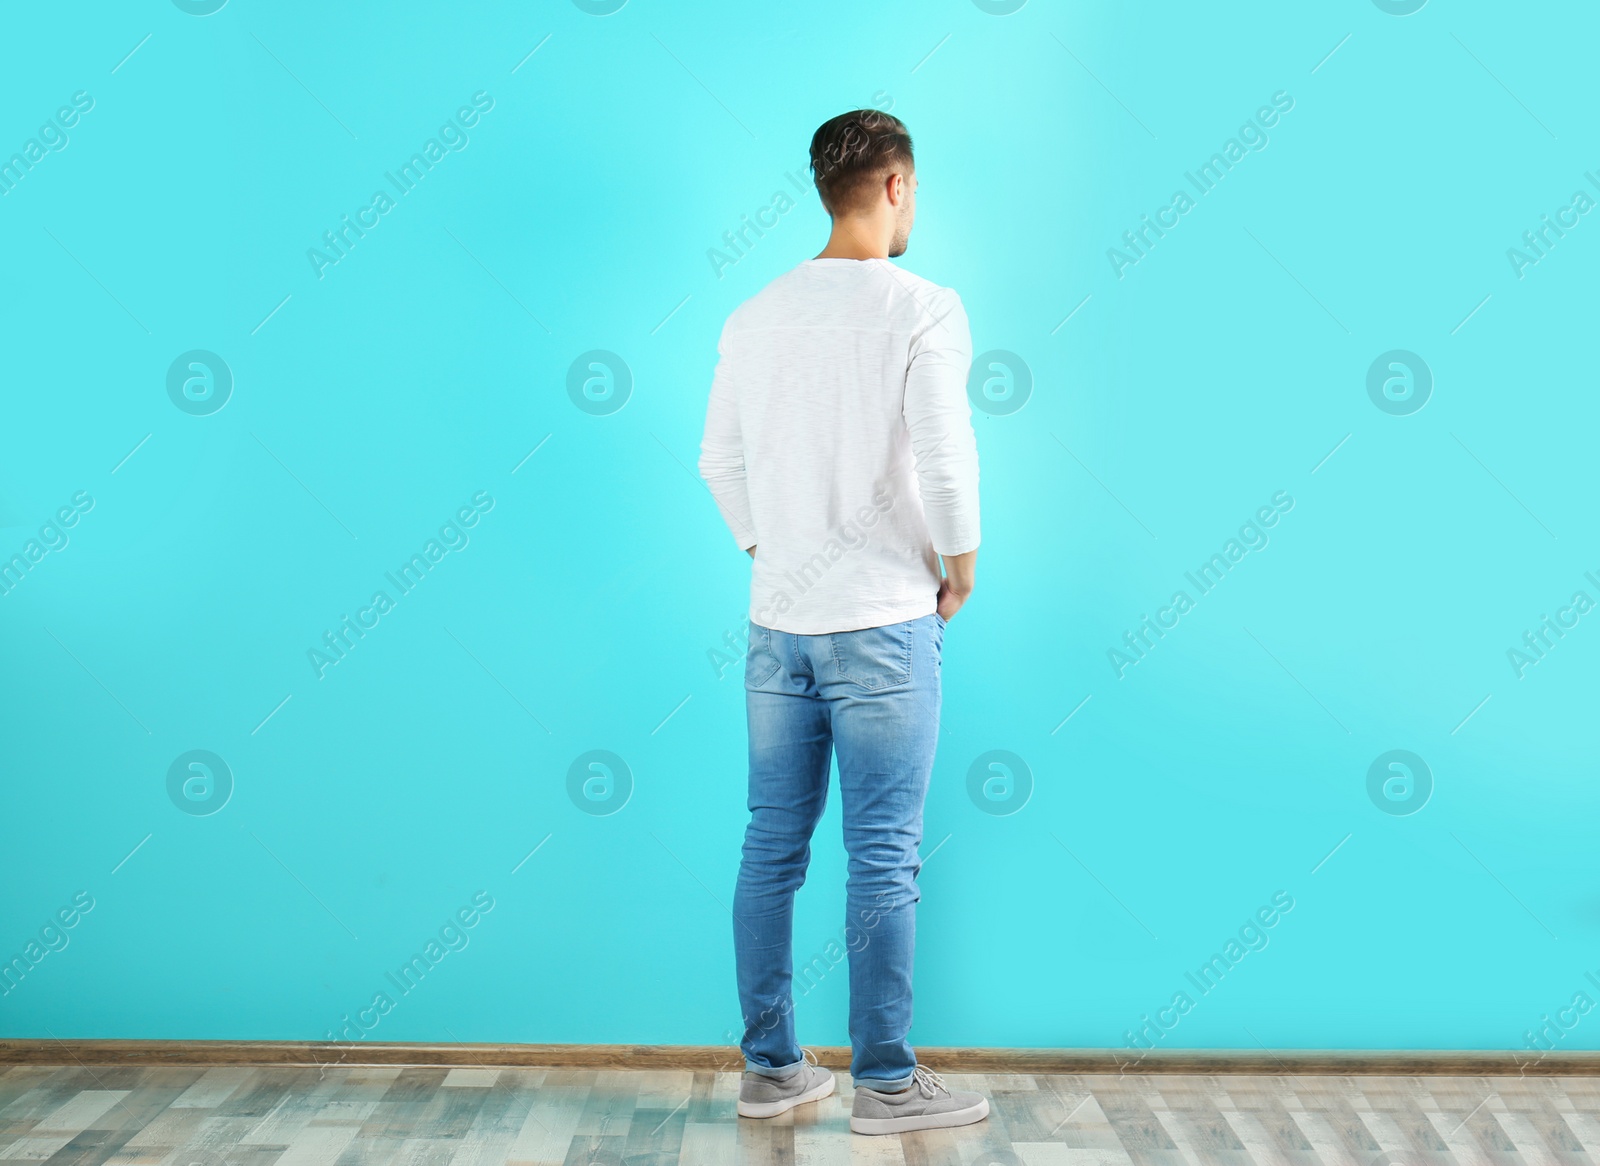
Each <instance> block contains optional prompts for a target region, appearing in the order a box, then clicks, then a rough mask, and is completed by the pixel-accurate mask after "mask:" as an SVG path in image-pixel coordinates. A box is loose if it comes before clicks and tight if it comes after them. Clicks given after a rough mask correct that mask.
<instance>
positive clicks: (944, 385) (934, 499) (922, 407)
mask: <svg viewBox="0 0 1600 1166" xmlns="http://www.w3.org/2000/svg"><path fill="white" fill-rule="evenodd" d="M971 367H972V334H971V331H970V328H969V326H968V324H967V313H966V310H965V309H964V308H963V307H962V306H961V298H960V297H959V296H957V295H956V294H955V292H953V291H949V290H946V291H944V293H943V294H942V295H940V296H939V297H938V298H937V299H936V300H934V301H933V302H932V303H931V304H930V322H929V325H928V327H927V328H925V329H924V330H923V331H922V332H921V333H919V334H918V336H917V337H916V338H915V339H914V340H913V341H912V346H911V363H910V367H909V368H908V369H907V370H906V397H905V419H906V428H907V429H908V430H909V431H910V433H911V452H912V455H913V457H914V458H915V461H916V467H917V490H918V493H920V494H921V496H922V510H923V513H924V514H925V515H926V517H927V520H928V533H929V535H930V536H931V537H932V539H933V549H934V550H935V551H937V552H938V554H939V556H940V557H941V558H942V559H943V560H944V568H945V577H944V580H943V582H941V583H940V584H939V596H938V608H939V614H940V615H942V616H944V617H945V619H947V620H948V619H949V618H950V617H951V616H953V615H955V613H956V612H957V611H959V610H960V609H961V605H962V604H963V603H965V602H966V601H967V597H968V596H969V595H971V594H972V589H973V586H974V582H975V576H976V572H977V561H978V542H979V535H980V532H979V525H978V441H977V437H976V436H975V435H974V434H973V432H972V406H971V405H970V404H969V403H968V401H967V373H968V372H969V371H970V370H971Z"/></svg>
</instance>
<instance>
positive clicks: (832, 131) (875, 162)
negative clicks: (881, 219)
mask: <svg viewBox="0 0 1600 1166" xmlns="http://www.w3.org/2000/svg"><path fill="white" fill-rule="evenodd" d="M915 165H916V161H915V159H914V158H913V157H912V153H911V131H910V130H908V129H906V125H905V122H903V121H901V120H900V119H899V118H897V117H895V116H893V115H892V114H887V113H884V112H883V111H882V110H881V109H857V110H853V111H851V112H850V113H841V114H840V115H839V116H838V117H835V118H830V119H829V120H828V121H825V122H823V123H822V124H821V125H820V126H818V127H817V132H816V133H814V134H812V135H811V176H812V179H813V180H814V181H815V182H816V184H817V194H818V195H819V196H820V197H821V199H822V209H823V210H825V211H827V212H828V214H830V215H832V216H835V217H837V216H839V215H841V214H849V213H850V212H852V211H856V210H861V209H864V204H865V202H866V195H867V192H868V190H869V189H871V188H872V187H875V186H876V185H878V184H879V183H881V182H882V181H883V180H884V179H885V178H887V177H888V176H889V175H890V174H891V173H892V172H893V171H896V170H900V171H910V170H911V169H913V168H914V167H915Z"/></svg>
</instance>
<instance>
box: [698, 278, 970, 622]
mask: <svg viewBox="0 0 1600 1166" xmlns="http://www.w3.org/2000/svg"><path fill="white" fill-rule="evenodd" d="M717 352H718V361H717V367H716V372H715V374H714V376H713V377H712V383H711V399H710V403H709V405H708V407H707V410H706V426H705V436H704V439H703V440H702V442H701V445H700V475H701V477H702V478H704V479H705V482H706V484H707V486H709V487H710V489H711V493H712V496H713V497H714V498H715V499H716V502H717V506H718V508H719V509H720V510H721V512H722V517H723V520H724V521H725V522H726V523H727V524H728V528H729V530H731V531H732V532H733V537H734V541H735V542H737V543H738V544H739V546H740V547H741V548H743V549H746V550H748V549H749V548H750V547H752V546H754V547H755V548H756V557H755V562H754V564H753V567H752V571H751V578H750V619H751V621H752V622H753V623H756V624H760V625H761V626H763V627H769V628H774V629H776V630H778V631H785V632H795V633H802V634H818V633H823V632H841V631H854V630H857V629H859V628H869V627H879V626H881V625H883V624H890V623H898V622H900V621H902V620H907V619H915V618H917V617H919V616H924V615H927V614H929V613H930V612H932V611H933V610H934V608H935V606H936V599H937V595H938V590H939V580H940V571H939V561H938V557H937V556H938V555H959V554H963V553H965V552H967V551H970V550H974V549H976V548H977V546H978V538H979V530H978V448H977V440H976V438H975V437H974V435H973V431H972V411H971V408H970V406H969V405H968V402H967V373H968V370H969V368H970V366H971V363H972V337H971V333H970V330H969V328H968V324H967V314H966V310H965V309H964V308H963V307H962V305H961V297H960V296H958V295H957V294H956V293H955V292H954V291H952V290H951V289H950V288H946V287H940V286H939V285H938V284H935V283H932V282H930V281H929V280H926V279H923V278H922V277H921V276H918V275H913V274H912V273H911V272H909V271H905V270H903V269H902V268H900V267H898V266H896V265H895V264H893V263H891V262H890V261H889V260H887V259H807V260H805V261H804V262H802V263H801V264H799V265H798V266H797V267H795V268H793V269H791V270H790V271H788V272H786V273H784V274H783V275H781V276H779V277H778V278H777V279H775V280H773V281H772V282H771V283H769V284H768V285H767V286H766V287H765V288H763V289H762V290H761V291H760V292H758V293H757V294H756V295H754V296H752V297H751V298H750V299H748V300H746V301H745V302H744V303H743V304H741V305H739V307H738V308H736V309H735V310H734V312H733V314H732V315H730V316H729V317H728V320H727V323H726V324H725V325H724V326H723V329H722V337H721V339H720V341H719V342H718V345H717Z"/></svg>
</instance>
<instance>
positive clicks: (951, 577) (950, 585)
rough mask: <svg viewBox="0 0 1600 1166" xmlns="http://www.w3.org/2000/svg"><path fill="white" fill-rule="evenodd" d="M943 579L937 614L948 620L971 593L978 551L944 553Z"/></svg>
mask: <svg viewBox="0 0 1600 1166" xmlns="http://www.w3.org/2000/svg"><path fill="white" fill-rule="evenodd" d="M943 557H944V580H943V582H941V583H940V584H939V614H940V615H942V616H944V618H945V621H946V622H949V620H950V617H951V616H953V615H955V613H956V612H958V611H960V610H961V605H962V604H963V603H965V602H966V601H967V596H969V595H971V594H972V588H973V585H974V578H975V576H976V574H977V571H978V552H977V551H968V552H967V553H966V554H964V555H945V556H943Z"/></svg>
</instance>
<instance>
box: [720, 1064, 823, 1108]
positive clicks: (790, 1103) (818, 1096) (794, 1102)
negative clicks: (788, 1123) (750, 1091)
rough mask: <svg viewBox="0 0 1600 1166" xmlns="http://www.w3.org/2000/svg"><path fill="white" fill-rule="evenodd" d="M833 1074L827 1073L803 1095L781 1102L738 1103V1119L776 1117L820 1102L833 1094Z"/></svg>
mask: <svg viewBox="0 0 1600 1166" xmlns="http://www.w3.org/2000/svg"><path fill="white" fill-rule="evenodd" d="M833 1087H834V1080H833V1074H832V1073H829V1074H828V1075H827V1077H826V1078H825V1079H824V1080H823V1082H822V1084H820V1085H813V1086H812V1087H811V1088H810V1089H808V1090H806V1091H805V1092H804V1093H797V1094H796V1095H795V1096H793V1097H785V1098H784V1099H783V1100H782V1101H740V1102H739V1116H740V1117H777V1116H778V1115H779V1114H780V1113H788V1112H789V1111H790V1110H791V1109H794V1108H795V1107H796V1106H799V1105H805V1104H806V1103H807V1102H811V1101H821V1100H822V1099H823V1098H824V1097H827V1096H828V1095H829V1094H831V1093H832V1092H833Z"/></svg>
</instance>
